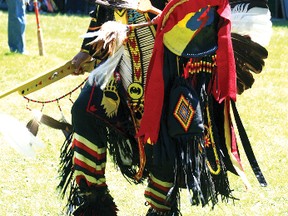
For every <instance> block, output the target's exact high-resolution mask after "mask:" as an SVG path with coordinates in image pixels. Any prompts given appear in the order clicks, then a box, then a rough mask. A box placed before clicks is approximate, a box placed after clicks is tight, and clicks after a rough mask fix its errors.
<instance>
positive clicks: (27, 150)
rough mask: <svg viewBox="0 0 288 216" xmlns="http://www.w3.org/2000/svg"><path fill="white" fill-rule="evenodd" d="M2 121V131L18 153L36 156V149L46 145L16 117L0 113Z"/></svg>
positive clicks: (0, 130)
mask: <svg viewBox="0 0 288 216" xmlns="http://www.w3.org/2000/svg"><path fill="white" fill-rule="evenodd" d="M0 122H1V124H0V132H1V133H2V135H3V136H4V138H5V139H6V141H7V142H8V143H9V144H10V146H11V147H12V148H14V149H15V150H16V151H17V152H18V153H20V154H23V155H25V156H27V157H35V149H36V148H43V147H44V144H43V143H42V142H41V141H40V140H39V139H38V138H37V137H35V136H34V135H33V134H32V133H30V131H29V130H28V129H27V128H26V127H25V125H24V124H22V123H21V122H20V121H18V120H17V119H16V118H14V117H12V116H10V115H7V114H4V113H0Z"/></svg>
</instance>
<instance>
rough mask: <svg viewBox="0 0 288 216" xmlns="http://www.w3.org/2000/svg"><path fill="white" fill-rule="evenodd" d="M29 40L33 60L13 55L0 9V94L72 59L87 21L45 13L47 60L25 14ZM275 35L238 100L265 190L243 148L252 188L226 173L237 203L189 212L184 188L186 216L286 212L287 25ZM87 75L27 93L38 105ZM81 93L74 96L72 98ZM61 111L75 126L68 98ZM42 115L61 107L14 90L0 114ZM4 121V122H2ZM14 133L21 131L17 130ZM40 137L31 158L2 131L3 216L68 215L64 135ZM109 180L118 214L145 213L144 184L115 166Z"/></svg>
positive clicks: (277, 24) (279, 24)
mask: <svg viewBox="0 0 288 216" xmlns="http://www.w3.org/2000/svg"><path fill="white" fill-rule="evenodd" d="M27 21H28V24H27V30H26V42H27V51H28V52H29V55H19V54H11V53H9V49H8V45H7V12H1V11H0V45H1V46H0V47H1V50H0V71H1V88H0V92H3V91H5V90H8V89H10V88H13V87H15V86H16V85H17V84H19V83H21V82H23V81H25V80H27V79H29V78H31V77H33V76H36V75H38V74H40V73H42V72H45V71H48V70H49V69H52V68H55V67H57V66H59V65H61V64H63V63H64V62H66V61H68V60H70V59H71V58H72V57H73V56H74V55H75V54H76V53H77V52H78V51H79V48H80V45H81V38H80V37H79V35H81V34H83V33H85V31H86V28H87V26H88V24H89V17H88V16H66V15H57V14H56V15H41V17H40V23H41V27H42V33H43V38H44V50H45V55H44V56H39V54H38V44H37V43H38V42H37V28H36V20H35V15H34V14H28V16H27ZM273 25H274V27H273V29H274V33H273V37H272V40H271V42H270V45H269V46H268V47H267V48H268V50H269V58H268V59H267V60H266V67H265V69H264V71H263V72H262V73H261V74H259V75H257V76H255V78H256V82H255V84H254V85H253V87H252V89H250V90H247V91H246V92H244V93H243V94H242V95H241V96H238V99H237V101H238V109H239V112H240V115H241V116H242V120H243V123H244V125H245V127H246V129H247V133H248V135H249V137H250V140H251V143H252V145H253V149H254V152H255V154H256V157H257V159H258V163H259V164H260V167H261V169H262V171H263V173H264V175H265V177H266V180H267V182H268V187H264V188H263V187H260V186H259V184H258V182H257V180H256V178H255V176H254V175H253V173H252V170H251V168H250V166H249V164H248V161H247V158H246V156H245V154H244V153H243V150H242V146H240V151H241V155H242V161H243V164H244V168H245V170H246V173H247V178H248V179H249V181H250V183H251V185H252V189H251V190H249V191H247V190H246V189H245V187H244V185H243V183H242V182H241V180H240V179H239V178H237V177H235V176H234V175H229V177H230V179H231V188H233V189H234V196H235V197H237V198H240V201H235V202H234V203H233V202H229V203H222V202H221V201H220V202H219V205H217V206H216V207H215V209H214V210H213V211H212V210H211V208H210V207H209V206H208V207H205V208H201V207H192V206H190V204H189V202H188V201H187V200H188V198H187V194H186V191H185V190H183V191H182V196H181V197H182V199H181V212H182V213H183V216H188V215H199V216H201V215H239V216H245V215H247V216H248V215H249V216H253V215H259V216H260V215H261V216H263V215H268V216H270V215H271V216H272V215H281V216H282V215H288V204H287V203H288V181H287V175H288V165H287V163H288V160H287V155H288V129H287V123H288V112H287V105H288V21H279V20H278V21H273ZM84 79H85V76H80V77H72V76H71V77H67V78H65V79H63V80H61V81H59V82H57V83H55V84H52V85H51V86H49V87H47V88H44V89H42V90H40V91H38V92H35V93H32V94H31V95H29V98H31V99H35V100H44V101H45V100H51V99H54V98H57V97H59V96H61V95H63V94H65V93H66V92H69V91H71V90H72V89H73V88H74V87H75V86H76V85H78V84H79V83H81V82H82V81H83V80H84ZM78 93H79V91H76V92H75V93H73V94H72V96H71V100H75V98H76V97H77V95H78ZM59 105H60V106H61V108H62V110H63V113H64V115H65V117H66V119H67V120H68V121H70V108H71V102H70V100H69V98H64V99H62V100H61V101H59ZM27 106H28V107H29V108H31V109H36V110H41V109H42V108H43V113H45V114H48V115H50V116H52V117H54V118H56V119H59V118H60V117H61V112H60V111H59V108H58V106H57V103H50V104H45V105H44V107H42V104H41V103H40V104H37V103H32V102H30V103H28V102H27V100H25V99H24V98H22V97H21V96H20V95H19V94H17V93H13V94H11V95H9V96H7V97H5V98H2V99H0V113H6V114H9V115H11V116H14V117H15V118H17V119H19V120H20V121H21V122H23V123H25V124H26V123H27V122H28V121H29V120H30V119H31V118H32V114H31V112H30V111H28V110H27V109H26V107H27ZM0 124H7V123H6V122H0ZM15 136H17V131H16V130H15ZM37 136H38V138H39V139H41V140H42V141H43V142H44V143H45V148H43V149H39V150H37V156H36V158H34V159H31V158H27V157H24V156H23V155H21V154H19V153H18V152H16V151H15V150H14V149H13V148H11V147H10V146H9V145H8V143H7V142H6V141H5V140H4V139H3V136H2V135H1V134H0V140H1V141H0V147H1V152H2V153H1V157H0V215H4V216H6V215H7V216H24V215H25V216H32V215H33V216H44V215H52V216H54V215H63V212H62V209H63V207H64V205H65V202H63V201H62V200H61V199H60V198H59V196H58V193H57V191H56V186H57V184H58V179H57V169H58V161H59V151H60V147H61V145H62V143H63V141H64V136H63V135H62V132H60V131H56V130H53V129H51V128H48V127H47V126H45V125H41V126H40V130H39V133H38V135H37ZM107 182H108V185H109V188H110V191H111V194H112V195H113V196H114V198H115V201H116V203H117V205H118V207H119V209H120V212H119V215H120V216H136V215H138V216H143V215H145V213H146V211H147V207H146V206H145V205H144V202H145V200H144V196H143V192H144V188H145V184H144V185H137V186H136V185H130V184H129V183H127V181H126V180H125V179H124V178H123V177H122V175H121V174H120V173H119V171H117V169H116V168H115V167H114V166H113V164H112V163H111V162H109V163H108V168H107Z"/></svg>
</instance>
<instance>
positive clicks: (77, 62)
mask: <svg viewBox="0 0 288 216" xmlns="http://www.w3.org/2000/svg"><path fill="white" fill-rule="evenodd" d="M91 58H92V57H91V56H90V55H89V53H86V52H82V51H80V52H79V53H77V54H76V55H75V56H74V58H73V59H72V60H71V63H72V65H74V66H75V71H74V73H73V75H80V74H84V71H83V69H82V67H81V66H82V65H83V64H84V63H85V62H88V61H90V60H91Z"/></svg>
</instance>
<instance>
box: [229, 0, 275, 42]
mask: <svg viewBox="0 0 288 216" xmlns="http://www.w3.org/2000/svg"><path fill="white" fill-rule="evenodd" d="M248 6H249V4H245V3H242V4H238V5H236V6H235V7H234V8H233V9H232V14H231V21H232V29H231V32H234V33H238V34H240V35H248V36H250V38H251V40H253V41H254V42H257V43H259V44H260V45H262V46H267V45H268V44H269V42H270V39H271V36H272V22H271V13H270V11H269V9H268V8H260V7H253V8H250V9H249V10H248Z"/></svg>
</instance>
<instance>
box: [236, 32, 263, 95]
mask: <svg viewBox="0 0 288 216" xmlns="http://www.w3.org/2000/svg"><path fill="white" fill-rule="evenodd" d="M231 38H232V43H233V50H234V57H235V63H236V71H237V89H238V94H242V93H243V92H244V90H246V89H248V88H251V87H252V85H253V83H254V78H253V75H252V73H256V74H259V73H261V72H262V70H263V67H264V65H265V62H264V59H266V58H267V57H268V51H267V50H266V48H264V47H263V46H261V45H260V44H258V43H255V42H253V41H252V40H251V39H250V38H249V37H246V36H241V35H239V34H236V33H232V34H231Z"/></svg>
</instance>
